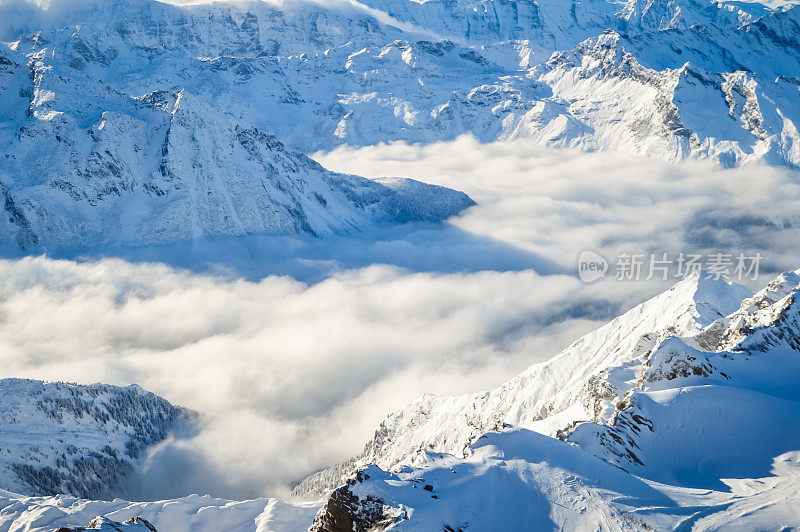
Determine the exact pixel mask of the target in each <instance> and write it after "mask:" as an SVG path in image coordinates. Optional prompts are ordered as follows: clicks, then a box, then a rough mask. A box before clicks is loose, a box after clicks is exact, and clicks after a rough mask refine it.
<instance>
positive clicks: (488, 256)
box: [2, 223, 571, 283]
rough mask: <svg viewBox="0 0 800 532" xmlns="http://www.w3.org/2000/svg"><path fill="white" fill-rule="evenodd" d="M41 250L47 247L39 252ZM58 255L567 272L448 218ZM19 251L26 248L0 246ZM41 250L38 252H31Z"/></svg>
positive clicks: (215, 266) (227, 269) (326, 268)
mask: <svg viewBox="0 0 800 532" xmlns="http://www.w3.org/2000/svg"><path fill="white" fill-rule="evenodd" d="M39 253H41V252H39ZM46 253H47V255H48V256H49V257H51V258H56V259H71V260H78V261H83V260H87V261H88V260H98V259H104V258H119V259H123V260H126V261H129V262H156V263H163V264H167V265H169V266H172V267H176V268H181V269H186V270H189V271H192V272H194V273H201V274H212V275H220V276H223V277H231V278H244V279H248V280H258V279H261V278H263V277H266V276H269V275H286V276H291V277H293V278H295V279H297V280H299V281H302V282H307V283H316V282H319V281H322V280H324V279H326V278H328V277H330V276H331V275H334V274H335V273H337V272H340V271H343V270H348V269H354V268H363V267H367V266H370V265H374V264H386V265H391V266H396V267H399V268H402V269H404V270H407V271H409V272H413V273H417V272H431V273H460V272H466V273H468V272H477V271H485V270H489V271H522V270H534V271H536V272H537V273H539V274H541V275H552V274H568V273H571V272H568V271H567V270H565V269H564V268H563V267H561V266H559V265H557V264H556V263H555V262H553V261H552V260H550V259H548V258H546V257H543V256H540V255H537V254H535V253H531V252H528V251H525V250H522V249H520V248H517V247H514V246H512V245H509V244H507V243H504V242H501V241H498V240H495V239H493V238H489V237H486V236H481V235H475V234H472V233H470V232H468V231H464V230H463V229H459V228H457V227H455V226H453V225H451V224H449V223H442V224H436V223H408V224H403V225H395V226H374V227H371V228H369V229H368V230H366V231H364V232H361V233H357V234H351V235H335V236H324V237H313V236H306V235H290V236H272V235H248V236H238V237H220V238H208V239H203V240H198V241H192V242H185V243H175V244H169V245H158V246H147V247H121V248H111V247H108V248H102V249H75V248H73V249H66V250H47V251H46ZM2 254H3V256H5V257H6V258H18V257H20V256H23V255H25V253H22V252H13V251H12V252H9V251H8V250H6V251H5V252H2ZM30 254H38V253H35V252H34V253H30Z"/></svg>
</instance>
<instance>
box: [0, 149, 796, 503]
mask: <svg viewBox="0 0 800 532" xmlns="http://www.w3.org/2000/svg"><path fill="white" fill-rule="evenodd" d="M313 157H314V158H315V159H316V160H318V161H319V162H321V163H322V164H323V165H324V166H326V167H327V168H329V169H331V170H336V171H341V172H350V173H355V174H359V175H365V176H368V177H379V176H402V177H411V178H415V179H419V180H423V181H426V182H431V183H435V184H440V185H444V186H447V187H451V188H455V189H458V190H462V191H464V192H466V193H467V194H469V195H470V196H471V197H472V198H473V199H474V200H475V201H476V202H477V203H478V205H477V206H475V207H471V208H469V209H467V210H466V211H464V212H463V213H462V214H461V215H459V216H457V217H455V218H453V219H451V220H450V221H449V222H448V223H447V224H445V225H443V226H435V225H425V224H416V225H415V224H410V225H405V226H400V227H383V228H382V227H376V228H374V229H370V230H367V231H363V232H362V233H360V234H357V235H355V236H353V235H351V236H338V237H332V238H329V239H315V238H313V237H291V236H284V237H247V238H239V239H236V238H232V239H227V240H223V241H215V242H205V243H204V242H198V243H195V244H192V245H185V246H184V247H181V246H170V247H163V248H146V249H119V250H115V251H108V250H106V251H105V252H104V253H103V255H102V256H101V255H97V254H95V255H79V254H75V255H74V256H58V255H55V256H52V255H51V256H36V257H14V256H10V255H9V256H8V257H7V258H6V259H3V260H2V261H0V279H2V281H0V316H1V317H2V319H1V320H0V364H2V365H3V366H4V368H5V372H6V373H7V374H10V375H15V376H18V377H29V378H37V379H57V380H66V381H77V382H80V383H91V382H106V383H111V384H127V383H130V382H136V383H138V384H139V385H141V386H142V387H144V388H145V389H148V390H150V391H153V392H154V393H156V394H158V395H161V396H162V397H164V398H166V399H167V400H169V401H170V402H172V403H173V404H178V405H181V406H184V407H188V408H191V409H194V410H196V411H198V412H199V413H200V414H201V416H202V419H203V423H202V425H201V429H200V430H199V432H198V433H197V434H187V435H180V437H177V438H172V439H170V440H167V441H165V442H162V443H161V444H158V445H157V446H156V447H155V448H154V449H152V450H151V451H150V455H149V456H148V458H147V461H146V466H145V468H144V469H143V471H142V472H141V473H140V474H139V476H138V477H137V478H136V479H135V482H134V483H133V484H132V485H131V486H130V487H129V492H128V493H127V494H126V496H128V497H130V498H134V499H157V498H165V497H175V496H180V495H184V494H188V493H197V492H200V493H203V492H208V493H211V494H214V495H218V496H224V497H229V498H252V497H256V496H264V495H270V496H280V495H286V494H287V493H288V491H289V490H290V488H291V486H292V485H293V483H294V482H296V481H299V480H301V479H302V478H303V477H305V476H306V475H308V474H309V473H311V472H313V471H315V470H318V469H320V468H323V467H325V466H327V465H330V464H331V463H334V462H337V461H340V460H343V459H345V458H347V457H349V456H351V455H353V454H354V453H356V452H358V451H360V446H361V445H362V444H363V442H364V441H366V440H367V439H369V438H370V437H371V436H372V431H374V429H375V427H376V426H377V425H378V423H379V422H380V420H381V419H383V418H384V417H385V415H386V414H387V413H389V412H390V411H393V410H397V409H401V408H404V407H405V406H406V405H407V404H408V403H409V402H410V401H412V400H413V399H415V398H416V397H418V396H419V395H421V394H423V393H439V394H452V393H464V392H474V391H479V390H484V389H489V388H491V387H494V386H496V385H498V384H499V383H501V382H503V381H504V380H506V379H508V378H510V377H512V376H514V375H516V374H517V373H519V372H520V371H522V370H523V369H525V368H526V367H528V366H530V365H531V364H533V363H536V362H540V361H544V360H546V359H548V358H550V357H551V356H553V355H554V354H555V353H557V352H558V351H559V350H561V349H562V348H564V347H565V346H567V345H568V344H569V343H570V342H572V341H573V340H575V339H576V338H578V337H579V336H580V335H582V334H584V333H586V332H588V331H590V330H592V329H593V328H595V327H597V326H599V325H601V324H603V323H605V322H606V321H608V320H609V319H610V318H613V317H614V316H616V315H618V314H619V313H620V312H622V311H625V310H627V309H628V308H630V307H632V306H633V305H635V304H637V303H639V302H640V301H642V300H643V299H645V298H646V297H649V296H652V295H654V294H656V293H658V292H659V291H661V290H663V289H665V288H667V287H668V286H670V285H671V284H672V283H673V282H674V281H675V279H674V278H672V277H670V279H669V280H667V281H663V280H659V279H652V280H650V281H647V280H641V281H627V282H622V281H616V280H614V279H613V274H614V272H613V265H612V270H611V271H610V272H609V274H608V277H607V278H606V279H605V280H603V281H600V282H597V283H593V284H584V283H581V282H580V281H579V279H578V278H577V275H576V260H577V256H578V254H579V253H580V252H581V251H582V250H584V249H592V250H595V251H597V252H599V253H600V254H602V255H603V256H604V257H606V258H607V259H608V260H610V261H613V259H614V257H615V256H617V255H619V254H621V253H639V252H641V253H662V252H663V253H669V254H671V255H672V254H677V253H680V252H695V253H701V254H711V253H715V252H724V253H731V254H736V253H757V252H760V253H761V254H762V255H763V257H764V258H763V261H762V262H761V265H760V267H761V278H760V279H758V280H754V281H752V282H750V283H749V284H750V287H751V288H757V287H760V286H761V285H763V283H764V282H766V280H768V279H769V278H770V277H771V276H772V274H774V273H775V272H778V271H784V270H788V269H793V268H795V267H796V266H797V265H798V263H800V261H798V253H797V246H796V242H797V241H798V236H800V235H798V227H800V225H799V224H800V220H799V219H798V218H800V216H799V215H798V214H797V213H799V212H800V208H799V207H800V185H798V184H797V183H796V174H793V172H792V171H791V170H788V169H781V168H774V167H760V166H746V167H743V168H739V169H731V170H722V169H720V168H718V167H716V166H714V165H712V164H710V163H702V162H687V163H680V164H672V163H665V162H660V161H654V160H650V159H645V158H642V157H639V156H635V155H627V154H619V153H584V152H579V151H570V150H560V151H556V150H552V149H548V148H542V147H540V146H538V145H536V144H535V143H532V142H526V141H515V142H509V143H489V144H482V143H479V142H477V141H476V140H474V139H472V138H470V137H461V138H459V139H457V140H455V141H452V142H441V143H433V144H429V145H424V146H423V145H413V144H406V143H394V144H388V145H377V146H373V147H366V148H358V149H354V148H346V147H345V148H339V149H336V150H334V151H332V152H326V153H317V154H314V156H313Z"/></svg>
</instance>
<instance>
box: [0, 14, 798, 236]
mask: <svg viewBox="0 0 800 532" xmlns="http://www.w3.org/2000/svg"><path fill="white" fill-rule="evenodd" d="M56 6H57V4H56ZM51 11H52V13H47V12H45V13H44V14H43V13H41V12H37V11H36V9H34V8H31V10H30V11H29V12H25V11H22V10H20V9H19V8H18V7H17V10H16V11H14V12H13V13H10V14H9V16H8V17H7V18H8V19H9V21H10V22H7V24H6V26H7V28H6V30H5V34H6V35H5V36H4V37H2V38H4V39H7V42H6V44H5V45H3V46H2V52H1V53H0V58H1V59H0V68H1V69H2V72H3V77H2V78H0V79H2V81H1V82H0V90H2V94H3V99H2V101H3V103H2V105H0V116H2V117H3V122H4V127H3V128H2V130H0V133H2V136H0V145H2V146H3V148H4V152H5V153H6V154H7V155H8V156H9V157H7V158H6V159H8V160H6V161H2V160H0V173H1V174H0V175H3V181H4V182H5V181H7V180H8V179H10V178H12V177H14V176H16V175H18V174H20V173H21V172H23V171H24V170H28V167H29V166H31V165H32V166H31V168H30V174H33V176H32V177H31V178H33V179H34V180H35V176H39V179H41V174H42V172H43V171H44V172H45V173H47V172H46V170H47V169H48V168H49V165H50V164H53V162H57V161H58V160H60V159H63V158H64V157H65V156H69V157H72V160H71V162H70V163H69V164H68V165H67V169H68V170H69V171H70V172H73V171H75V172H81V173H82V175H83V176H89V175H90V174H91V173H92V172H93V169H94V170H96V171H98V172H100V174H101V175H102V176H105V177H101V178H100V181H101V182H103V181H105V180H106V179H108V178H109V176H108V175H107V174H109V173H112V174H113V173H115V171H114V166H121V167H122V168H121V171H122V174H123V175H121V176H118V177H116V178H112V179H111V180H112V181H114V182H115V183H116V185H114V186H106V185H102V184H101V185H97V186H96V187H89V190H86V191H85V194H86V196H87V197H89V198H92V197H96V196H97V195H98V194H102V193H103V192H104V191H105V193H108V191H109V190H110V189H113V188H114V187H116V188H117V189H119V190H125V187H126V186H128V187H130V186H132V185H133V186H134V187H135V188H136V187H138V188H141V189H142V190H145V191H147V190H151V191H152V192H153V193H157V191H164V190H169V188H170V183H173V184H174V180H178V181H179V182H181V183H183V184H184V186H187V187H188V183H186V181H187V179H188V177H182V175H183V174H181V173H177V174H176V173H175V166H172V167H170V168H171V169H172V172H168V171H165V172H162V168H161V165H162V162H164V161H162V159H163V158H164V157H166V159H167V161H166V164H167V166H168V167H169V164H170V162H172V163H173V164H177V163H178V162H179V161H178V160H177V159H179V158H183V160H182V161H180V163H181V164H182V165H183V166H182V167H181V168H182V171H183V172H184V173H185V174H192V175H194V174H196V173H197V172H198V168H201V167H202V168H203V171H201V172H200V176H198V179H200V181H201V182H202V176H203V174H205V173H212V174H213V172H211V170H212V169H216V168H220V167H225V166H226V165H228V164H231V163H232V162H233V161H239V164H235V165H234V167H233V168H234V171H232V172H230V173H232V174H235V175H239V176H240V177H239V178H238V179H245V178H246V177H248V175H247V172H245V171H244V170H243V167H244V166H247V165H248V164H247V162H246V159H247V157H245V160H243V159H241V157H240V156H235V153H228V154H226V153H217V154H216V157H212V156H210V155H208V156H203V157H201V158H200V161H194V157H196V150H192V149H186V150H179V149H178V146H176V145H175V144H171V143H169V142H167V143H166V144H165V136H166V131H167V129H168V124H170V123H172V120H170V115H171V112H172V110H173V107H171V106H170V103H171V101H172V100H173V99H175V97H176V96H175V95H176V94H178V93H182V94H183V95H184V97H185V99H186V102H187V103H186V107H187V109H185V115H187V116H186V117H185V120H186V121H188V122H189V124H185V125H186V126H187V127H188V128H189V130H190V131H193V132H197V131H198V130H201V131H204V130H205V129H206V128H207V127H209V126H211V129H212V131H214V132H215V134H214V135H213V136H214V137H216V136H217V135H216V127H217V126H216V121H217V120H216V118H215V116H216V115H215V114H213V113H212V114H211V115H209V116H208V118H205V117H206V115H207V113H209V111H208V110H207V109H208V108H209V107H210V108H213V109H214V110H215V111H216V112H217V113H222V114H225V115H229V116H230V117H232V119H233V123H234V124H242V125H240V127H241V128H243V129H245V130H248V129H250V128H255V129H258V130H259V131H261V132H263V133H264V134H272V135H275V136H277V137H278V138H279V139H281V141H282V142H284V143H286V144H287V146H290V147H291V148H295V149H299V150H301V151H303V152H306V153H307V152H310V151H314V150H317V149H327V148H331V147H334V146H336V145H339V144H342V143H346V144H351V145H364V144H374V143H377V142H382V141H393V140H408V141H414V142H431V141H438V140H443V139H448V138H453V137H455V136H457V135H460V134H465V133H469V134H473V135H475V136H476V137H478V138H479V139H480V140H484V141H488V140H495V139H501V140H502V139H514V138H520V137H525V138H533V139H536V140H538V141H539V142H541V143H542V144H545V145H549V146H557V147H565V146H574V147H581V148H584V149H590V150H597V149H625V150H634V151H637V152H641V153H647V154H650V155H653V156H656V157H661V158H665V159H669V160H676V159H682V158H686V157H701V158H706V157H707V158H711V159H714V160H717V161H719V162H720V163H722V164H725V165H729V166H730V165H738V164H743V163H748V162H754V161H765V162H768V163H772V164H786V165H790V166H794V167H797V166H798V165H800V151H799V150H800V144H798V141H799V140H800V137H799V136H798V130H797V124H798V120H800V109H799V108H798V103H797V102H798V101H800V99H798V95H799V94H800V92H799V91H800V81H798V80H800V40H798V39H800V38H799V37H798V35H800V7H795V6H794V3H793V2H782V1H776V2H772V3H758V2H752V3H747V2H724V1H719V2H711V1H706V0H655V1H649V2H640V1H637V0H628V1H622V0H591V1H589V2H580V3H579V2H561V1H555V0H538V1H534V0H525V1H516V0H514V1H511V0H456V1H450V0H447V1H445V0H430V1H427V2H416V1H413V0H381V1H380V2H379V1H376V0H369V1H368V2H365V3H363V4H360V3H350V2H348V3H345V2H327V3H324V4H322V3H316V2H305V1H303V0H296V1H292V2H284V3H282V4H280V5H278V4H272V3H265V2H238V3H235V4H227V3H214V4H193V5H190V6H175V5H169V4H164V3H159V2H155V1H153V0H112V1H104V2H96V1H93V2H90V3H86V4H81V5H79V6H77V7H76V6H72V7H71V9H70V10H68V11H64V10H62V11H59V10H58V9H57V8H56V7H53V8H52V9H51ZM154 91H166V93H167V94H170V95H171V96H170V97H168V98H166V101H165V102H164V103H163V104H162V105H161V107H162V111H163V112H161V113H158V112H156V113H155V115H157V116H158V117H159V118H158V119H156V118H150V116H151V114H152V113H149V111H148V109H149V108H150V107H152V106H153V105H156V106H158V105H159V104H154V103H149V102H151V101H152V100H153V99H154V97H153V96H152V95H153V93H154ZM148 95H150V96H148ZM190 102H191V103H190ZM104 113H106V114H105V115H104ZM120 113H122V114H123V115H124V116H120V115H119V114H120ZM179 113H184V111H179ZM198 115H199V116H202V117H204V120H200V118H199V116H198ZM189 117H192V118H189ZM178 120H179V121H180V118H178ZM222 122H223V124H225V123H226V121H225V120H223V121H222ZM104 123H105V124H107V126H105V127H108V128H109V131H108V132H106V133H103V132H102V131H101V130H100V128H101V126H102V125H103V124H104ZM115 123H116V125H115ZM20 128H22V129H20ZM221 129H223V130H225V131H228V133H227V134H226V135H224V136H223V138H224V139H225V140H224V141H222V142H220V144H221V146H217V145H216V144H215V143H213V142H211V140H210V139H208V138H207V137H208V136H212V135H195V137H194V138H191V135H190V136H189V140H190V141H191V142H197V143H198V146H199V151H201V152H202V151H206V150H211V151H215V152H220V151H225V150H224V149H223V148H228V147H229V145H230V144H231V142H230V140H229V139H228V138H227V137H234V136H235V135H233V133H232V132H230V129H231V128H230V125H223V126H221ZM154 130H158V134H154ZM122 131H126V132H129V134H130V137H131V138H126V140H125V144H128V145H129V146H128V149H129V150H130V151H129V152H128V156H129V157H131V158H133V159H135V160H139V159H140V158H142V157H146V156H147V164H146V165H145V166H146V168H142V169H136V170H131V171H132V172H133V173H134V175H135V177H134V176H131V175H128V174H127V170H126V169H127V166H126V165H125V164H122V163H123V161H116V160H115V159H116V158H117V156H118V155H119V154H117V153H115V152H114V151H113V150H112V152H111V154H110V155H107V154H106V153H105V151H104V148H105V146H107V145H108V144H109V143H115V142H116V141H114V140H112V139H114V138H117V137H119V136H120V133H121V132H122ZM93 135H94V136H98V137H101V138H99V139H98V140H94V138H92V139H91V140H89V139H86V138H85V137H92V136H93ZM105 135H108V137H105V138H103V137H104V136H105ZM177 136H178V137H180V136H181V135H177ZM145 137H146V139H145ZM58 138H60V139H62V140H58ZM184 138H186V137H184ZM146 140H147V141H146ZM191 142H190V143H189V146H191ZM204 142H208V143H210V144H206V143H204ZM66 143H76V144H75V145H73V146H72V147H70V146H65V144H66ZM98 143H100V144H98ZM81 144H85V146H83V147H80V145H81ZM236 144H237V141H234V142H233V145H234V146H236ZM31 145H35V146H38V150H37V149H34V148H33V147H32V146H31ZM26 146H27V147H26ZM91 147H94V148H91ZM162 147H166V148H165V149H167V152H168V154H169V155H166V156H164V157H162V155H161V154H160V151H161V150H162ZM184 148H187V145H186V144H184ZM233 151H234V152H236V151H238V152H241V150H239V148H238V147H237V148H235V149H234V150H233ZM43 152H44V153H52V154H53V157H52V158H51V157H45V156H44V153H43ZM73 152H77V153H73ZM241 153H243V152H241ZM251 155H252V154H251ZM254 157H255V156H254ZM109 158H110V159H109ZM209 159H211V160H209ZM190 161H191V162H190ZM257 163H258V164H257V166H261V165H262V164H263V163H261V161H257ZM109 164H111V165H112V166H111V167H109ZM56 168H59V166H57V167H56ZM278 168H280V167H278ZM30 174H28V173H25V172H23V175H26V176H28V175H30ZM206 179H211V178H206ZM215 179H216V181H220V180H222V181H225V179H227V177H226V178H225V179H222V178H219V177H218V178H215ZM236 179H237V178H234V181H235V180H236ZM151 180H152V181H153V183H152V187H153V188H145V185H146V184H149V183H150V182H151ZM66 181H68V182H69V183H71V184H72V185H73V187H74V189H73V187H68V186H66V185H65V192H66V193H68V194H69V193H75V194H81V193H83V192H84V189H85V188H86V187H87V185H85V184H84V183H82V182H76V181H75V179H66ZM190 181H191V180H190ZM191 182H192V183H193V181H191ZM7 187H10V185H7ZM189 188H191V187H189ZM212 190H213V187H212ZM70 191H72V192H70ZM205 192H207V191H204V193H205ZM212 195H213V196H216V195H217V194H212ZM199 196H200V194H198V197H199ZM217 201H220V202H223V200H222V199H217ZM223 203H224V202H223ZM234 203H235V202H234ZM241 217H242V218H245V220H243V221H242V222H243V224H244V226H247V223H246V222H247V220H246V219H247V218H248V217H247V216H246V215H244V214H243V215H241ZM223 218H224V216H223ZM230 218H231V219H230V220H228V221H227V222H226V223H228V224H234V225H235V224H236V221H235V220H233V218H235V217H234V216H232V215H231V216H230ZM223 225H224V224H223ZM254 225H255V227H256V228H260V225H259V224H257V223H255V224H254Z"/></svg>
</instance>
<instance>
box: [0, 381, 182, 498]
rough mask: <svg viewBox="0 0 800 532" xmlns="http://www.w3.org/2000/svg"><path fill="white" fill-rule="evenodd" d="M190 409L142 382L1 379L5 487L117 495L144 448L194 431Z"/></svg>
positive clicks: (0, 480) (0, 469)
mask: <svg viewBox="0 0 800 532" xmlns="http://www.w3.org/2000/svg"><path fill="white" fill-rule="evenodd" d="M194 420H195V414H193V413H192V412H190V411H188V410H185V409H182V408H179V407H175V406H172V405H171V404H170V403H168V402H167V401H166V400H164V399H162V398H160V397H158V396H156V395H154V394H152V393H150V392H146V391H144V390H142V389H141V388H139V387H138V386H136V385H130V386H127V387H124V388H121V387H117V386H109V385H105V384H93V385H90V386H81V385H76V384H66V383H55V382H46V383H45V382H41V381H33V380H24V379H2V380H0V426H1V427H2V430H0V488H2V489H5V490H10V491H13V492H16V493H24V494H28V495H56V494H71V495H76V496H80V497H86V498H101V497H107V496H109V495H112V496H113V495H114V494H115V493H118V492H119V489H120V488H121V487H123V485H124V483H125V481H126V480H127V479H128V477H129V476H130V475H131V474H132V473H133V472H134V470H135V468H136V467H137V465H138V464H139V461H140V459H142V458H144V455H145V451H146V449H147V448H148V447H149V446H151V445H153V444H155V443H158V442H159V441H161V440H163V439H165V438H166V437H167V436H168V435H169V434H170V433H173V432H182V431H186V430H191V427H192V424H193V423H194Z"/></svg>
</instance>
